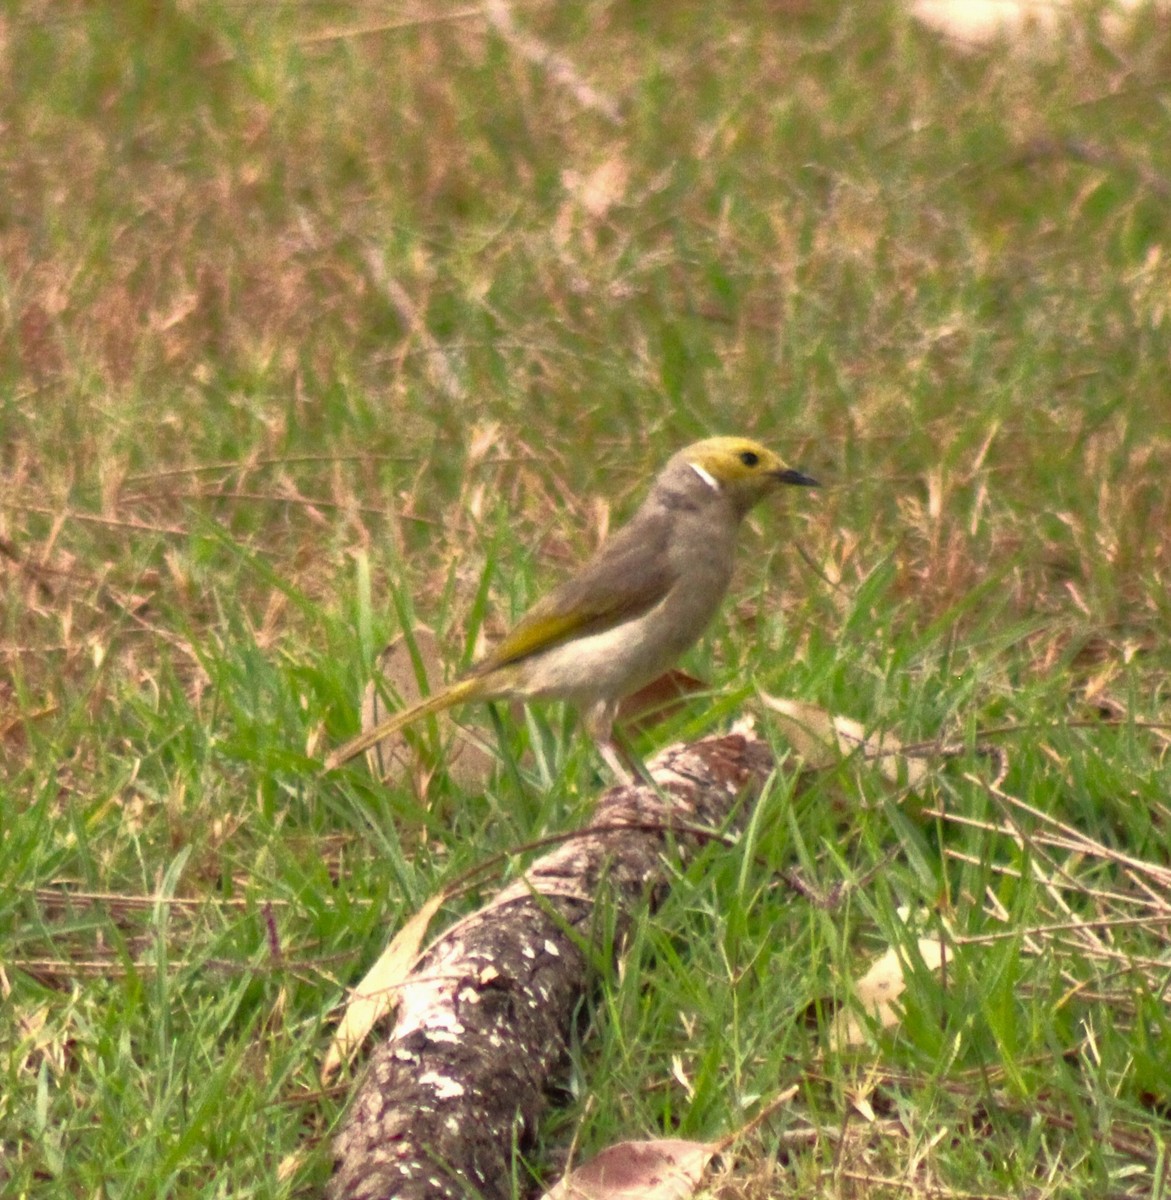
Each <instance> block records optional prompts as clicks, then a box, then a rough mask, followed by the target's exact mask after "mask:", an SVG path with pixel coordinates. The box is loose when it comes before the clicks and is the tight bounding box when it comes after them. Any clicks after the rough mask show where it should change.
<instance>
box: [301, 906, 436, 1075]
mask: <svg viewBox="0 0 1171 1200" xmlns="http://www.w3.org/2000/svg"><path fill="white" fill-rule="evenodd" d="M448 895H449V893H448V892H445V891H444V892H437V893H436V894H435V895H434V896H432V897H431V898H430V899H429V900H428V901H427V902H426V904H424V905H423V907H422V908H420V909H419V911H418V912H417V913H415V914H414V916H412V917H411V919H410V920H409V921H407V923H406V924H405V925H404V926H403V927H402V928H401V929H400V930H399V931H398V933H396V934H395V935H394V938H393V940H392V941H391V943H390V945H389V946H387V947H386V949H385V950H384V951H383V952H382V953H381V954H380V955H379V956H378V961H377V962H376V963H375V964H374V965H373V966H372V967H371V968H370V970H369V971H367V972H366V975H365V977H364V978H363V979H362V982H361V983H359V984H358V985H357V986H356V987H355V988H353V989H352V990H351V991H350V998H349V1001H348V1002H347V1003H346V1011H345V1012H344V1013H343V1014H342V1019H341V1020H340V1021H339V1022H338V1027H337V1030H336V1031H335V1033H334V1035H333V1041H332V1042H331V1043H330V1047H329V1052H328V1053H327V1054H326V1056H325V1062H324V1063H323V1064H322V1067H321V1081H322V1083H328V1082H329V1080H330V1079H332V1078H333V1076H334V1075H335V1074H336V1073H337V1071H338V1069H339V1068H340V1067H341V1066H342V1064H343V1063H348V1062H349V1061H350V1060H351V1059H352V1058H353V1057H354V1055H355V1054H356V1053H357V1051H358V1047H359V1046H361V1044H362V1043H363V1042H364V1041H365V1040H366V1035H367V1034H368V1033H369V1032H370V1030H371V1029H373V1028H374V1026H375V1025H376V1024H377V1023H378V1022H379V1021H380V1020H382V1018H383V1017H385V1016H388V1015H389V1014H390V1013H391V1012H393V1011H394V1009H395V1007H396V1006H397V1004H398V990H399V988H400V987H401V986H402V984H403V981H404V980H405V979H406V977H407V976H408V975H409V974H410V973H411V969H412V967H414V965H415V962H416V960H417V959H418V957H419V948H420V946H422V944H423V938H424V937H426V936H427V927H428V925H430V924H431V918H432V917H434V916H435V913H436V912H437V911H438V909H439V906H440V905H441V904H443V902H444V901H445V900H447V898H448Z"/></svg>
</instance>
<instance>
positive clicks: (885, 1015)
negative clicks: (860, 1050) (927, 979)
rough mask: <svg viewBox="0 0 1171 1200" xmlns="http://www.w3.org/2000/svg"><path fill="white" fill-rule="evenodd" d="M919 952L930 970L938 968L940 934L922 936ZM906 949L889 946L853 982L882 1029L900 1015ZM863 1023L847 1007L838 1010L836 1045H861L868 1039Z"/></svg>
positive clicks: (833, 1038) (940, 961)
mask: <svg viewBox="0 0 1171 1200" xmlns="http://www.w3.org/2000/svg"><path fill="white" fill-rule="evenodd" d="M918 944H919V956H920V957H921V958H922V959H923V962H924V963H925V964H926V965H927V969H928V970H929V971H938V970H939V969H940V968H941V967H942V966H943V960H944V955H945V951H944V946H943V943H942V942H941V941H940V940H939V938H934V937H921V938H920V939H919V943H918ZM905 956H906V951H905V950H904V949H903V948H902V947H901V946H892V947H891V948H890V949H889V950H887V951H886V953H885V954H882V955H880V956H879V957H878V958H876V959H875V960H874V962H872V963H871V964H870V969H869V970H868V971H867V972H866V974H865V975H863V976H862V978H861V979H859V980H858V981H857V982H856V983H855V984H854V994H855V995H856V996H857V998H858V1001H859V1003H860V1004H861V1005H862V1007H863V1008H864V1009H865V1010H866V1011H867V1012H868V1013H869V1014H870V1015H871V1017H873V1018H874V1019H875V1020H876V1021H877V1022H878V1023H879V1025H880V1026H881V1027H882V1028H883V1029H889V1028H890V1027H891V1026H892V1025H897V1024H898V1023H899V1021H900V1020H901V1019H902V1016H901V1011H900V1008H899V1006H898V1003H897V1001H898V998H899V997H900V996H901V995H902V994H903V992H904V990H905V989H906V986H907V980H906V972H907V966H908V964H907V963H906V961H905ZM866 1030H867V1026H866V1023H865V1022H864V1021H863V1020H862V1019H861V1018H860V1017H859V1016H858V1015H857V1014H856V1013H852V1012H849V1011H846V1010H842V1011H841V1012H839V1013H837V1015H836V1017H835V1019H834V1027H833V1032H832V1034H831V1041H832V1044H833V1046H834V1048H835V1049H838V1050H842V1049H844V1048H845V1047H847V1046H860V1045H863V1044H864V1043H865V1042H866V1039H867V1033H866Z"/></svg>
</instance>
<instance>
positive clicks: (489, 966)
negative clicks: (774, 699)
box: [328, 733, 774, 1200]
mask: <svg viewBox="0 0 1171 1200" xmlns="http://www.w3.org/2000/svg"><path fill="white" fill-rule="evenodd" d="M773 767H774V760H773V756H772V753H771V752H770V750H769V749H768V747H767V745H766V744H765V743H764V742H763V741H761V740H759V739H757V738H755V737H751V736H747V735H745V734H740V733H736V734H729V735H726V736H722V737H713V738H707V739H705V740H703V741H701V742H697V743H695V744H693V745H690V746H676V747H673V748H671V749H668V750H666V751H664V752H663V753H661V754H660V755H658V756H657V757H656V758H655V759H653V760H652V761H651V763H650V764H649V769H650V774H651V777H652V778H653V780H654V782H655V786H651V785H650V784H635V785H623V786H619V787H615V788H611V789H610V790H609V791H607V792H606V793H605V794H604V795H603V796H602V798H601V800H600V801H599V803H598V807H597V811H596V812H595V814H594V817H593V819H592V821H591V822H590V824H589V825H588V826H586V827H585V828H584V829H583V830H581V832H580V833H579V834H577V835H575V836H574V837H572V838H571V839H569V840H567V841H565V842H563V843H561V844H560V845H558V846H557V847H556V848H555V849H554V850H552V851H550V852H549V853H547V854H545V855H544V856H543V857H541V858H539V859H537V860H536V861H535V862H533V863H532V865H531V866H530V867H529V868H528V870H527V871H526V872H525V874H524V876H523V877H522V878H521V879H519V880H517V881H516V882H514V883H512V884H510V885H509V886H508V887H506V888H505V889H503V890H502V891H501V892H500V893H499V894H498V895H497V896H496V897H494V898H493V899H492V900H491V901H489V902H488V904H486V905H485V906H484V907H483V908H482V909H480V910H479V911H477V912H475V913H473V914H471V915H470V916H468V917H466V918H464V919H463V920H461V921H459V922H458V923H457V924H456V925H455V926H453V927H452V928H451V929H449V930H448V931H447V932H446V933H445V934H444V935H442V937H441V938H440V939H439V940H438V941H436V942H435V943H434V944H433V945H432V946H431V947H430V948H429V949H428V950H427V951H426V953H425V954H424V955H423V956H422V957H421V958H420V960H419V962H418V964H417V965H416V967H415V969H414V971H413V972H412V973H411V976H410V978H409V979H408V980H407V981H406V982H405V984H404V986H403V988H402V991H401V994H400V998H399V1007H398V1018H397V1022H396V1024H395V1028H394V1030H393V1031H392V1033H391V1034H390V1036H389V1038H388V1040H387V1041H386V1042H384V1043H383V1044H381V1045H380V1046H379V1047H378V1048H377V1049H376V1050H375V1052H374V1053H373V1055H372V1056H371V1061H370V1064H369V1067H368V1069H367V1072H366V1075H365V1078H364V1079H363V1081H362V1083H361V1084H360V1086H359V1089H358V1092H357V1095H356V1096H355V1098H354V1101H353V1104H352V1106H351V1108H350V1111H349V1113H348V1114H347V1116H346V1118H345V1122H344V1124H343V1127H342V1130H341V1133H340V1134H339V1136H338V1138H337V1141H336V1143H335V1155H336V1162H335V1168H334V1175H333V1178H332V1180H331V1181H330V1185H329V1192H328V1194H329V1196H330V1198H331V1200H374V1198H376V1197H377V1198H386V1200H389V1198H390V1197H396V1198H401V1200H464V1198H465V1197H469V1196H477V1197H482V1198H483V1200H505V1198H506V1197H509V1196H511V1195H512V1192H513V1179H514V1170H513V1155H514V1153H515V1151H516V1150H518V1149H519V1150H521V1151H523V1150H524V1149H525V1148H526V1147H528V1146H529V1145H531V1144H532V1141H533V1139H534V1137H535V1133H536V1128H537V1122H538V1120H539V1119H540V1116H541V1113H542V1111H543V1109H544V1107H545V1104H546V1098H547V1095H548V1093H549V1090H550V1086H551V1084H552V1082H553V1081H554V1080H555V1077H556V1074H557V1072H558V1071H559V1070H560V1069H561V1067H562V1066H563V1064H564V1062H565V1051H566V1046H567V1043H568V1038H569V1034H570V1031H571V1025H572V1022H573V1020H574V1016H575V1013H576V1012H577V1010H578V1008H579V1005H580V1004H581V1002H582V1001H583V999H585V998H586V997H587V996H588V995H589V993H590V991H591V988H592V986H593V982H594V973H593V970H592V967H591V954H592V952H593V951H594V950H595V949H597V947H596V946H595V944H594V938H595V933H596V925H597V924H598V923H597V922H596V920H595V917H596V911H597V907H598V905H599V904H600V903H604V904H608V905H612V906H613V908H614V911H615V914H616V915H615V920H616V923H617V928H616V931H615V932H616V934H617V936H618V937H621V935H622V932H623V930H624V928H625V926H626V925H627V924H628V923H629V922H630V920H631V919H632V917H633V916H634V915H635V914H636V913H637V911H638V910H639V908H640V907H641V906H642V905H643V904H645V903H647V902H648V901H649V902H650V903H652V904H654V903H655V902H656V901H657V900H660V899H661V897H662V895H663V894H664V891H665V889H666V888H667V887H668V883H669V878H670V873H669V872H668V870H667V869H666V867H665V855H666V854H667V852H668V847H669V846H670V847H671V848H672V849H673V851H674V853H675V854H676V855H677V856H678V857H679V858H684V859H685V858H686V856H687V855H688V854H690V853H692V852H694V850H695V849H696V848H697V847H698V846H699V845H700V844H702V843H703V842H704V841H705V840H708V839H709V838H710V837H711V836H712V835H713V834H714V833H716V831H727V832H729V833H735V831H736V830H737V829H739V828H740V827H741V826H742V825H743V824H744V823H745V822H746V821H747V819H748V816H749V814H750V811H751V807H752V803H753V802H754V801H755V799H756V797H757V795H758V794H759V792H760V789H761V787H762V786H763V784H764V782H765V780H766V778H767V777H768V775H769V773H770V771H772V769H773Z"/></svg>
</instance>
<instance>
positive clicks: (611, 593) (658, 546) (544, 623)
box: [469, 513, 678, 675]
mask: <svg viewBox="0 0 1171 1200" xmlns="http://www.w3.org/2000/svg"><path fill="white" fill-rule="evenodd" d="M669 533H670V523H669V520H668V518H667V515H666V514H665V513H664V514H654V515H650V514H646V515H643V516H642V517H641V518H639V517H636V518H635V520H633V521H632V522H631V523H630V524H629V525H627V526H625V527H624V528H622V529H620V530H619V531H618V532H617V533H616V534H615V535H614V536H613V537H612V538H610V539H609V540H608V541H607V542H606V543H605V544H604V545H603V546H602V547H601V549H600V550H599V551H598V552H597V554H595V555H594V557H593V558H592V559H590V560H589V561H588V562H587V563H586V564H585V565H584V566H583V567H581V569H580V570H579V571H578V572H577V573H576V574H574V575H572V576H571V577H570V578H569V579H567V580H566V581H565V582H564V583H562V584H561V585H560V586H558V587H556V588H554V589H553V591H551V592H549V593H548V595H546V596H543V597H542V598H541V599H540V600H538V601H537V603H536V604H534V605H533V607H532V608H530V609H529V611H528V612H527V613H525V615H524V616H523V617H521V619H520V620H519V621H518V622H517V624H516V626H515V627H514V628H513V629H512V631H511V632H510V633H509V634H507V635H506V636H505V638H504V640H503V641H502V642H501V643H500V644H499V645H498V646H496V647H495V648H494V649H493V650H492V651H491V652H490V653H489V654H488V655H487V656H486V657H485V658H483V659H481V660H480V661H479V662H478V663H476V664H475V666H474V667H472V669H471V671H470V672H469V674H471V675H481V674H484V673H486V672H488V671H493V670H495V669H496V668H498V667H503V666H506V665H508V664H509V663H514V662H517V661H519V660H520V659H524V658H528V657H529V656H530V655H532V654H536V653H538V652H540V651H542V650H548V649H550V648H551V647H553V646H559V645H561V644H562V643H564V642H567V641H570V640H571V639H573V638H576V637H587V636H589V635H590V634H594V633H602V632H604V631H605V630H607V629H612V628H614V626H616V625H621V624H623V622H625V621H631V620H634V619H635V618H636V617H639V616H641V615H642V614H643V613H645V612H647V611H649V610H650V609H652V608H654V606H655V605H656V604H658V603H659V601H660V600H662V599H663V597H664V596H665V595H666V594H667V593H668V592H669V591H670V590H671V586H672V585H673V584H674V583H675V581H676V579H677V578H678V576H677V574H676V573H675V572H674V571H673V570H672V569H671V565H670V562H669V555H668V554H667V546H668V536H669Z"/></svg>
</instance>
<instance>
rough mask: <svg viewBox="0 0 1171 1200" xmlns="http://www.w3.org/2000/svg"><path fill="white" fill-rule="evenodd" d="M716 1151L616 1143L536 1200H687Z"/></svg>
mask: <svg viewBox="0 0 1171 1200" xmlns="http://www.w3.org/2000/svg"><path fill="white" fill-rule="evenodd" d="M717 1152H718V1147H717V1146H715V1145H713V1144H711V1143H707V1142H688V1141H683V1140H682V1139H679V1138H658V1139H656V1140H654V1141H647V1142H619V1143H618V1144H617V1145H614V1146H608V1147H607V1148H606V1149H605V1150H603V1151H602V1152H601V1153H600V1154H597V1155H595V1156H594V1157H593V1158H592V1159H590V1161H589V1162H587V1163H584V1164H583V1165H582V1166H580V1167H578V1168H577V1169H576V1170H574V1171H571V1172H570V1173H569V1174H568V1175H566V1176H565V1177H564V1178H563V1179H562V1180H560V1181H559V1182H558V1183H556V1184H554V1186H553V1187H552V1188H550V1189H549V1191H547V1192H546V1193H545V1194H544V1196H543V1197H542V1198H541V1200H687V1197H689V1196H692V1195H694V1194H695V1191H696V1189H697V1188H698V1187H699V1184H700V1181H701V1180H702V1179H703V1175H704V1172H705V1171H706V1170H707V1165H708V1163H709V1162H711V1159H712V1156H713V1155H714V1154H716V1153H717Z"/></svg>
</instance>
